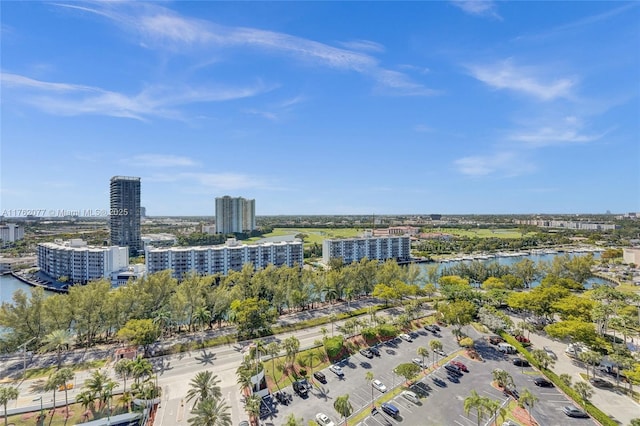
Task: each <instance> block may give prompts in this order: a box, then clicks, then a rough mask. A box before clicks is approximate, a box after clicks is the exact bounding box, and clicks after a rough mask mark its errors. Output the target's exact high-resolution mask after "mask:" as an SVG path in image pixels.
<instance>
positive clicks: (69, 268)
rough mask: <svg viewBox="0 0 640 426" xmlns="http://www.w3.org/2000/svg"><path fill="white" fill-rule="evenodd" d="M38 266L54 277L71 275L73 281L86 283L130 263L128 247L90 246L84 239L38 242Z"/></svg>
mask: <svg viewBox="0 0 640 426" xmlns="http://www.w3.org/2000/svg"><path fill="white" fill-rule="evenodd" d="M38 267H39V268H40V271H41V272H43V273H45V274H46V275H48V276H50V277H51V278H53V279H54V280H58V279H60V278H61V277H67V278H68V279H69V283H72V284H86V283H87V282H89V281H93V280H99V279H101V278H107V279H109V280H111V275H112V273H114V272H117V271H122V270H126V269H127V268H128V267H129V248H128V247H126V246H125V247H117V246H111V247H95V246H89V245H87V243H86V242H85V241H83V240H80V239H72V240H69V241H62V240H56V241H55V242H53V243H41V244H38Z"/></svg>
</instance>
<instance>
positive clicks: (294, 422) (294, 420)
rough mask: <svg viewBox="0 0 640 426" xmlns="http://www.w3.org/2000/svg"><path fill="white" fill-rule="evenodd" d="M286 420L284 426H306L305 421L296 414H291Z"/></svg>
mask: <svg viewBox="0 0 640 426" xmlns="http://www.w3.org/2000/svg"><path fill="white" fill-rule="evenodd" d="M284 420H285V422H284V426H304V419H303V418H302V417H300V418H298V417H296V415H295V413H291V414H289V415H288V416H287V417H286V418H285V419H284Z"/></svg>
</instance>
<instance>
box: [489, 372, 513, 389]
mask: <svg viewBox="0 0 640 426" xmlns="http://www.w3.org/2000/svg"><path fill="white" fill-rule="evenodd" d="M491 375H492V376H493V380H494V381H495V382H496V384H497V385H498V387H500V388H502V389H505V388H507V387H511V386H513V377H511V374H509V373H507V372H506V371H504V370H502V369H500V368H496V369H495V370H493V371H492V372H491Z"/></svg>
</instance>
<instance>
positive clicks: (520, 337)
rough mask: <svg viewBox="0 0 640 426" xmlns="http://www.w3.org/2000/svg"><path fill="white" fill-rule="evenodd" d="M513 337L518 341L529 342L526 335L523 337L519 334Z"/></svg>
mask: <svg viewBox="0 0 640 426" xmlns="http://www.w3.org/2000/svg"><path fill="white" fill-rule="evenodd" d="M515 339H516V340H517V341H518V342H520V343H530V342H529V339H527V338H526V337H524V336H523V335H521V334H519V335H517V336H515Z"/></svg>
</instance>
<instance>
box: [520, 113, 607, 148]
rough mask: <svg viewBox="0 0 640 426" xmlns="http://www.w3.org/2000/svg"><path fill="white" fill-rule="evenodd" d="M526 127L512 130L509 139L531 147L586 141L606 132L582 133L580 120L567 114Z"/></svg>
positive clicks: (598, 137)
mask: <svg viewBox="0 0 640 426" xmlns="http://www.w3.org/2000/svg"><path fill="white" fill-rule="evenodd" d="M527 127H528V129H526V130H520V131H517V132H513V133H511V134H510V135H509V139H511V140H513V141H516V142H524V143H525V144H526V145H527V146H529V147H531V148H539V147H545V146H552V145H567V144H578V143H587V142H592V141H595V140H598V139H600V138H602V137H603V136H604V135H605V134H606V133H607V132H604V133H600V134H587V133H584V131H583V130H584V124H583V122H582V120H580V119H579V118H577V117H575V116H568V117H565V118H563V119H562V120H559V121H557V122H549V121H547V122H546V123H544V124H538V125H535V124H534V125H529V126H527Z"/></svg>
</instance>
